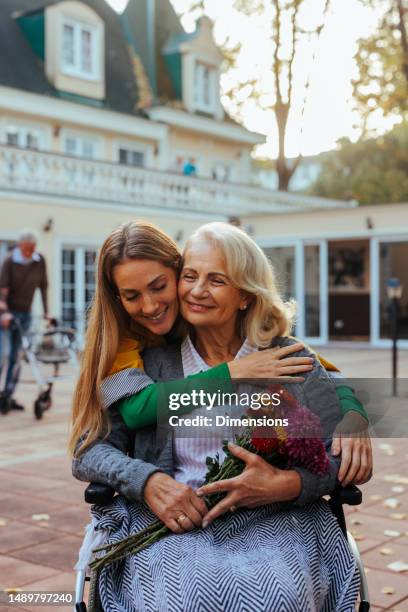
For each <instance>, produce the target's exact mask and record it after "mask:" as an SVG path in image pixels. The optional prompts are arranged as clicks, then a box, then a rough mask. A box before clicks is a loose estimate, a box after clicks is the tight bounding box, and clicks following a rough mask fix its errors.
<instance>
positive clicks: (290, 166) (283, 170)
mask: <svg viewBox="0 0 408 612" xmlns="http://www.w3.org/2000/svg"><path fill="white" fill-rule="evenodd" d="M316 6H317V7H318V9H319V10H317V11H316ZM329 6H330V0H235V2H234V9H235V10H236V11H238V12H239V13H240V14H243V15H246V16H248V17H249V16H252V17H254V16H257V17H259V18H260V21H262V22H263V23H264V25H266V27H264V29H263V31H262V32H260V37H262V35H264V36H265V38H264V39H263V40H262V39H261V40H260V39H258V40H255V41H253V42H252V43H251V44H253V45H255V46H256V47H257V49H258V52H259V58H260V61H259V66H253V67H252V68H251V71H250V72H251V74H250V75H248V71H247V73H246V74H245V71H242V70H237V68H238V67H239V66H240V58H241V53H242V49H243V46H244V44H245V43H246V44H249V43H248V41H238V42H237V41H236V40H235V36H234V32H230V33H228V34H227V36H226V37H225V40H224V43H223V44H222V51H223V52H224V56H225V76H226V77H228V78H226V79H225V80H224V91H223V93H224V96H225V100H226V101H227V106H228V110H229V111H230V113H231V114H232V116H233V117H234V118H235V119H237V120H238V121H241V122H243V115H244V111H245V108H248V104H255V105H256V106H257V107H258V108H260V109H262V110H263V111H264V113H265V117H266V120H267V121H271V120H275V121H276V126H277V131H278V158H277V162H276V169H277V173H278V178H279V180H278V185H279V189H281V190H283V191H287V190H288V187H289V182H290V179H291V177H292V176H293V174H294V173H295V171H296V169H297V167H298V165H299V163H300V161H301V155H300V154H299V156H298V158H297V159H296V160H295V161H294V162H293V161H289V160H288V159H287V157H286V155H285V137H286V133H287V127H288V121H289V119H290V114H291V111H292V110H293V108H294V102H295V99H296V101H297V102H298V100H299V99H301V107H300V116H301V118H302V119H303V115H304V110H305V106H306V102H307V97H308V91H309V87H310V75H311V72H312V68H313V63H314V60H315V59H316V57H317V53H318V42H319V39H320V35H321V32H322V30H323V27H324V25H325V21H326V16H327V13H328V9H329ZM191 7H193V10H194V11H196V14H198V13H197V11H198V12H199V11H200V10H202V11H203V10H205V2H204V0H201V1H200V0H198V1H193V2H192V3H191V6H190V9H189V10H191ZM311 9H313V11H311ZM312 13H313V15H314V18H311V14H312ZM306 24H307V25H306ZM305 53H309V55H310V62H309V71H308V73H306V74H299V73H300V72H301V71H299V70H298V71H297V72H296V65H297V63H298V60H299V57H300V56H301V55H304V54H305ZM261 60H262V61H261ZM268 73H269V74H270V75H271V77H272V78H271V79H268V78H266V77H265V74H268ZM297 111H298V112H299V109H297ZM299 136H300V134H299Z"/></svg>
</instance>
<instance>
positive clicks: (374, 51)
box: [353, 0, 408, 134]
mask: <svg viewBox="0 0 408 612" xmlns="http://www.w3.org/2000/svg"><path fill="white" fill-rule="evenodd" d="M361 2H362V3H363V4H365V5H368V6H371V7H372V8H376V9H381V10H382V11H383V13H382V17H381V18H380V21H379V25H378V28H377V29H376V31H375V32H374V33H373V34H372V35H371V36H369V37H368V38H366V39H361V40H360V41H359V47H358V52H357V54H356V61H357V65H358V69H359V76H358V78H357V79H356V80H355V81H354V82H353V89H354V99H355V100H356V102H357V109H358V110H359V112H360V115H361V117H362V119H363V134H364V133H365V132H366V131H367V127H368V126H369V125H370V118H371V116H372V115H373V114H374V113H375V114H376V115H378V114H379V112H380V113H381V114H382V115H383V116H384V117H386V116H390V115H394V116H399V117H405V118H407V116H408V34H407V30H408V0H361Z"/></svg>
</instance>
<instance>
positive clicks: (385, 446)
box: [378, 442, 392, 450]
mask: <svg viewBox="0 0 408 612" xmlns="http://www.w3.org/2000/svg"><path fill="white" fill-rule="evenodd" d="M378 448H379V449H380V450H392V446H391V444H386V443H385V442H382V443H381V444H379V445H378Z"/></svg>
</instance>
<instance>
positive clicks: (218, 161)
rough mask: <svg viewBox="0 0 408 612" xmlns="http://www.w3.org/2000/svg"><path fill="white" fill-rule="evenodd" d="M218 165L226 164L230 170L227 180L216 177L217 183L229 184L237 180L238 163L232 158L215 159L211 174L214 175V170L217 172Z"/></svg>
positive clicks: (212, 163)
mask: <svg viewBox="0 0 408 612" xmlns="http://www.w3.org/2000/svg"><path fill="white" fill-rule="evenodd" d="M216 166H225V167H226V168H228V172H229V177H228V178H227V180H225V181H222V180H220V179H217V178H214V180H215V181H217V183H220V184H223V185H228V184H230V183H234V182H236V176H237V174H236V170H237V164H236V163H234V162H232V161H230V160H224V159H214V160H213V161H212V162H211V176H213V172H215V168H216Z"/></svg>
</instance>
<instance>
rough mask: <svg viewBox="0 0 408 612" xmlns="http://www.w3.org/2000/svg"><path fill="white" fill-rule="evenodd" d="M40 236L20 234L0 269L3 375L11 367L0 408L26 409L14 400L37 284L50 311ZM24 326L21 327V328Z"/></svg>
mask: <svg viewBox="0 0 408 612" xmlns="http://www.w3.org/2000/svg"><path fill="white" fill-rule="evenodd" d="M36 244H37V237H36V235H35V234H34V233H33V232H31V231H24V232H22V233H21V234H20V236H19V239H18V244H17V246H16V247H15V248H14V249H13V250H12V251H11V253H9V254H8V255H7V257H6V259H5V260H4V262H3V266H2V269H1V273H0V378H1V373H2V370H3V368H4V365H5V364H6V362H7V361H8V368H7V374H6V380H5V385H4V391H3V392H2V394H1V396H0V411H1V412H3V413H6V412H8V411H9V410H10V409H12V408H14V409H20V410H21V409H24V408H23V406H20V405H19V404H17V402H15V400H12V395H13V393H14V390H15V388H16V385H17V382H18V377H19V370H20V368H19V359H18V354H19V351H20V347H21V333H20V330H21V331H22V332H27V331H28V329H29V327H30V324H31V305H32V302H33V298H34V293H35V290H36V289H37V288H39V289H40V290H41V296H42V302H43V307H44V317H46V318H48V314H47V285H48V282H47V269H46V265H45V259H44V257H43V256H42V255H40V253H38V252H37V251H36ZM19 328H20V329H19Z"/></svg>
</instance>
